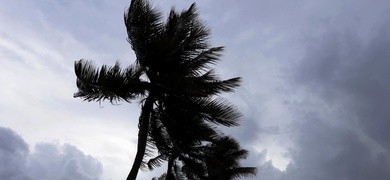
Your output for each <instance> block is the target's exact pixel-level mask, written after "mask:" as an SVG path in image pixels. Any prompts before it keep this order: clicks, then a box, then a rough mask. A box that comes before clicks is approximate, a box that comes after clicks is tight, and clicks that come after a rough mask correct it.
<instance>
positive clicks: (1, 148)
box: [0, 127, 103, 180]
mask: <svg viewBox="0 0 390 180" xmlns="http://www.w3.org/2000/svg"><path fill="white" fill-rule="evenodd" d="M0 140H1V141H0V142H1V144H0V163H1V164H0V167H1V168H0V179H7V180H28V179H31V180H33V179H34V180H35V179H58V180H73V179H83V180H84V179H85V180H97V179H100V178H101V175H102V171H103V167H102V164H101V163H100V162H99V161H98V160H96V159H95V158H93V157H92V156H90V155H86V154H84V153H83V152H82V151H80V150H79V149H77V147H75V146H72V145H69V144H65V145H58V144H55V143H40V144H37V145H35V148H34V151H33V152H30V151H29V148H28V145H27V143H26V142H25V141H24V140H23V139H22V138H21V137H20V136H19V135H17V134H16V133H15V132H14V131H12V130H11V129H9V128H3V127H0Z"/></svg>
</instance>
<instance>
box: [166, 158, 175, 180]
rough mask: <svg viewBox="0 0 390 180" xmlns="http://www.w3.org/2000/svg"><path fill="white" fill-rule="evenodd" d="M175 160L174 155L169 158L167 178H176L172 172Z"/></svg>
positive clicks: (168, 179)
mask: <svg viewBox="0 0 390 180" xmlns="http://www.w3.org/2000/svg"><path fill="white" fill-rule="evenodd" d="M173 161H174V157H170V158H169V160H168V170H167V180H174V179H175V178H174V177H173V174H172V167H173Z"/></svg>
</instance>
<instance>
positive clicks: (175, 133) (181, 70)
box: [74, 0, 240, 179]
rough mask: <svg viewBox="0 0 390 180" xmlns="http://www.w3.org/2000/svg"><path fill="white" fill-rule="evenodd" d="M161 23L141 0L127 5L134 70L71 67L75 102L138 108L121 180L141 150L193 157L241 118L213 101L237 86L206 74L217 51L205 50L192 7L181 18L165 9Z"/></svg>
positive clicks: (203, 28) (134, 171)
mask: <svg viewBox="0 0 390 180" xmlns="http://www.w3.org/2000/svg"><path fill="white" fill-rule="evenodd" d="M161 18H162V15H161V12H159V11H158V10H156V9H153V8H152V7H151V6H150V4H149V3H148V2H147V1H146V0H132V1H131V4H130V8H129V9H128V11H127V12H126V13H125V16H124V21H125V25H126V28H127V34H128V38H127V40H128V42H129V43H130V44H131V47H132V49H133V50H134V52H135V55H136V60H135V63H134V64H133V65H131V66H129V67H127V68H124V69H123V68H122V67H121V66H120V64H119V62H117V63H116V64H115V65H113V66H107V65H104V66H102V67H101V68H96V67H95V66H94V65H93V64H92V63H91V62H90V61H86V60H83V59H82V60H79V61H76V62H75V73H76V76H77V87H78V92H76V93H75V94H74V97H79V98H82V99H84V100H86V101H104V100H108V101H110V102H111V103H114V102H116V101H126V102H132V101H133V100H139V101H140V102H142V110H141V115H140V118H139V124H138V125H139V134H138V137H139V138H138V148H137V155H136V158H135V160H134V164H133V167H132V170H131V172H130V174H129V177H128V179H135V178H136V176H137V172H138V169H139V168H140V166H141V164H142V160H143V159H144V156H145V152H148V147H149V148H157V150H158V151H159V154H160V155H161V156H160V157H164V156H166V157H167V155H170V156H172V157H174V158H177V157H179V155H180V154H183V153H184V154H185V153H187V154H191V153H192V154H194V155H195V153H194V152H195V151H194V148H196V147H198V146H200V145H201V144H202V142H203V141H211V139H212V137H213V136H217V134H218V132H217V131H216V130H215V128H214V127H213V126H212V124H215V125H224V126H235V125H238V123H237V120H238V117H240V113H238V112H237V111H236V109H235V108H234V107H233V106H232V105H231V104H229V103H228V102H227V101H225V100H223V99H222V98H216V95H218V94H220V93H223V92H231V91H233V90H234V89H235V88H236V87H238V86H239V83H240V78H238V77H237V78H232V79H228V80H221V79H219V77H218V75H217V74H216V73H215V71H214V70H213V69H212V68H211V65H213V64H215V63H216V62H218V61H219V57H220V55H221V54H220V53H221V51H222V50H223V47H210V45H209V43H208V38H209V29H208V28H207V27H206V26H205V25H204V23H203V22H202V21H200V20H199V19H198V14H197V11H196V7H195V4H192V5H191V6H190V8H189V9H188V10H184V11H182V12H181V13H178V12H176V11H175V10H174V9H172V10H171V12H170V14H169V15H168V18H167V20H166V22H163V21H161ZM174 150H175V151H174ZM173 152H175V153H173ZM162 159H164V158H162ZM160 160H161V158H160ZM164 160H167V159H164Z"/></svg>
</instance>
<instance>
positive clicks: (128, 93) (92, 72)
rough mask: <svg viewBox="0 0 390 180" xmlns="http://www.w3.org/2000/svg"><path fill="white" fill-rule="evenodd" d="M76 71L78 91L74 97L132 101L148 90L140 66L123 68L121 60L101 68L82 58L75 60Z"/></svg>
mask: <svg viewBox="0 0 390 180" xmlns="http://www.w3.org/2000/svg"><path fill="white" fill-rule="evenodd" d="M75 73H76V76H77V87H78V92H76V93H75V94H74V97H80V98H82V99H84V100H86V101H102V100H109V101H110V102H111V103H113V102H115V101H122V100H123V101H127V102H130V101H131V100H133V99H135V98H137V97H139V96H142V95H143V94H144V93H145V91H146V90H147V85H146V83H144V82H142V81H141V80H140V76H141V75H142V73H141V71H140V70H139V68H137V67H135V66H130V67H128V68H126V69H125V70H122V69H121V67H120V64H119V62H116V63H115V65H114V66H111V67H109V66H107V65H104V66H102V67H101V69H99V68H96V67H95V66H94V65H93V63H92V62H90V61H85V60H83V59H82V60H79V61H76V62H75Z"/></svg>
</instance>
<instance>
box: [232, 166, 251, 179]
mask: <svg viewBox="0 0 390 180" xmlns="http://www.w3.org/2000/svg"><path fill="white" fill-rule="evenodd" d="M256 173H257V168H255V167H236V168H232V169H229V170H228V171H227V172H226V174H227V175H228V176H229V177H231V178H232V179H236V178H241V177H251V176H256Z"/></svg>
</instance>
